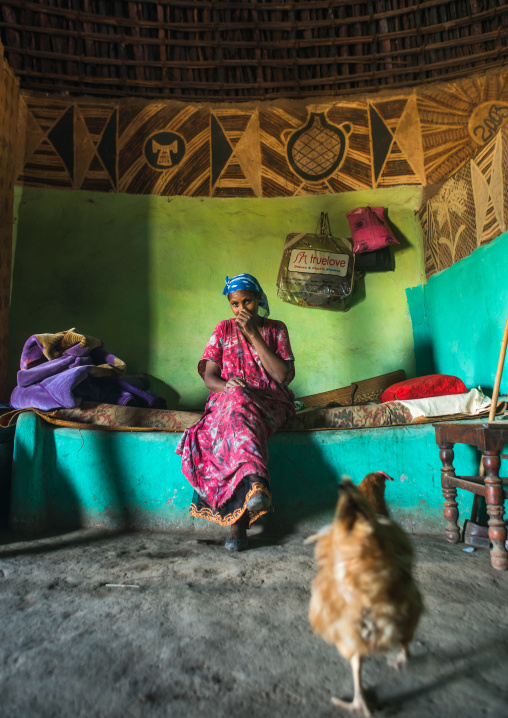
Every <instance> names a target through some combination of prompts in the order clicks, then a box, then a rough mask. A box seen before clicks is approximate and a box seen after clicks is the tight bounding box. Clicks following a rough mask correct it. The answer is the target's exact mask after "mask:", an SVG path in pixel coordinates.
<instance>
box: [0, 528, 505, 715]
mask: <svg viewBox="0 0 508 718" xmlns="http://www.w3.org/2000/svg"><path fill="white" fill-rule="evenodd" d="M0 538H1V541H0V666H1V668H0V717H1V718H32V717H33V718H53V717H55V718H56V717H58V718H81V717H83V718H85V717H86V718H152V717H153V718H159V717H162V716H171V717H177V716H185V717H186V718H191V717H192V716H210V717H213V718H215V717H222V716H224V717H225V718H236V716H254V717H255V718H257V717H258V716H259V717H261V716H263V718H264V717H269V718H273V717H274V716H284V717H290V718H299V717H300V716H301V717H302V718H310V717H311V718H320V717H323V718H324V717H325V716H326V717H328V716H330V717H332V716H334V717H337V718H341V716H343V715H344V713H343V712H342V711H341V709H339V708H336V707H334V706H333V705H332V704H331V701H330V698H331V696H332V695H335V696H339V697H343V698H344V697H346V698H347V697H350V696H351V694H352V680H351V673H350V669H349V665H348V664H347V663H345V661H344V660H343V659H342V658H341V657H340V656H339V654H338V653H337V651H336V649H335V648H334V647H333V646H329V645H327V644H325V643H324V642H323V641H322V640H321V639H320V638H318V637H316V636H314V635H313V634H312V633H311V630H310V628H309V623H308V620H307V606H308V602H309V589H310V584H311V580H312V577H313V574H314V563H313V548H312V546H305V545H304V544H303V539H304V538H305V535H303V534H292V535H289V536H286V537H284V538H279V539H276V538H274V537H272V538H270V537H267V536H266V535H265V534H263V533H258V534H257V535H254V536H253V538H252V539H251V546H252V548H251V549H250V550H248V551H247V552H245V553H242V554H233V555H231V554H229V553H226V552H225V550H224V548H223V546H222V543H223V541H222V535H221V534H218V533H217V532H216V531H212V532H207V529H206V528H205V529H203V530H202V531H195V532H193V533H129V534H104V533H99V532H96V531H95V532H94V531H90V530H88V531H85V530H83V531H79V532H75V533H72V534H65V535H60V536H56V537H46V538H42V539H39V540H36V541H18V540H15V539H14V538H13V537H12V536H9V535H8V534H3V535H2V536H1V537H0ZM413 539H414V543H415V545H416V548H417V556H418V562H417V570H416V576H417V579H418V581H419V584H420V587H421V589H422V592H423V594H424V597H425V602H426V608H427V611H426V614H425V615H424V617H423V619H422V621H421V623H420V626H419V629H418V632H417V636H416V638H415V640H414V641H413V644H412V653H413V657H412V659H411V660H410V662H409V665H408V668H407V669H406V671H405V672H402V673H398V672H396V671H394V670H393V669H391V668H389V667H388V666H387V664H386V662H385V661H384V659H383V658H380V657H374V658H370V659H368V660H367V661H366V663H365V666H364V678H365V684H366V686H367V687H368V691H369V699H370V701H371V702H372V704H373V705H374V707H375V715H379V716H395V715H398V716H401V717H402V716H403V718H420V716H421V717H422V718H423V717H425V718H428V717H429V716H432V718H448V716H450V718H452V717H453V718H457V716H460V718H468V716H471V717H473V716H474V717H475V718H477V716H481V715H491V716H494V717H495V718H504V717H505V716H508V682H507V680H506V671H507V668H506V666H507V665H508V663H507V659H508V602H507V600H506V594H507V587H508V572H505V573H501V572H498V571H495V570H494V569H492V568H491V567H490V561H489V555H488V551H487V550H485V549H476V550H475V551H474V553H472V554H467V553H465V552H463V551H462V549H463V548H464V544H459V545H457V546H451V545H449V544H447V542H446V541H445V539H444V538H443V537H442V536H441V535H414V536H413ZM108 584H120V585H108ZM346 715H347V714H346Z"/></svg>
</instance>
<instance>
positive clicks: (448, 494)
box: [433, 421, 508, 570]
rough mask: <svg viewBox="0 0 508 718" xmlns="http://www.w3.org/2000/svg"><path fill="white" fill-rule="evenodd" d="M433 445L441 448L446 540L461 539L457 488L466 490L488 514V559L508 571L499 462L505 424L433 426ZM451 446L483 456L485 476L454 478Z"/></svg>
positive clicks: (507, 439) (507, 434) (506, 437)
mask: <svg viewBox="0 0 508 718" xmlns="http://www.w3.org/2000/svg"><path fill="white" fill-rule="evenodd" d="M433 426H434V428H435V430H436V443H437V444H438V446H439V448H440V452H439V456H440V458H441V461H442V464H443V466H442V468H441V486H442V487H443V497H444V499H445V501H444V510H443V513H444V516H445V519H446V538H447V539H448V541H451V542H452V543H457V542H458V541H459V538H460V532H459V527H458V525H457V519H458V518H459V508H458V505H457V500H456V498H457V489H465V490H466V491H471V492H472V493H473V494H479V495H480V496H484V497H485V501H486V504H487V513H488V514H489V538H490V541H491V543H492V548H491V551H490V560H491V563H492V566H493V567H494V568H497V569H499V570H506V569H508V553H507V551H506V548H505V541H506V525H505V522H504V520H503V515H504V500H505V498H508V490H507V489H505V488H504V486H503V479H502V478H501V477H500V476H499V467H500V465H501V460H500V458H499V454H500V452H501V450H502V448H503V446H504V445H506V444H508V422H505V421H503V422H501V421H497V422H494V423H487V424H469V423H468V424H447V423H446V424H444V423H443V424H433ZM454 444H469V445H472V446H476V447H477V448H478V449H479V450H480V451H481V452H482V456H483V465H484V467H485V476H456V475H455V469H454V467H453V456H454V454H453V446H454Z"/></svg>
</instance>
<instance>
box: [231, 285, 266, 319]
mask: <svg viewBox="0 0 508 718" xmlns="http://www.w3.org/2000/svg"><path fill="white" fill-rule="evenodd" d="M228 299H229V304H230V306H231V309H232V311H233V314H234V315H235V317H236V315H237V314H238V313H239V312H240V311H241V310H242V309H246V310H247V311H248V312H249V314H252V315H253V316H255V315H256V314H257V313H258V307H259V300H260V299H261V294H259V292H248V291H246V290H244V289H241V290H239V291H238V292H231V293H230V294H228Z"/></svg>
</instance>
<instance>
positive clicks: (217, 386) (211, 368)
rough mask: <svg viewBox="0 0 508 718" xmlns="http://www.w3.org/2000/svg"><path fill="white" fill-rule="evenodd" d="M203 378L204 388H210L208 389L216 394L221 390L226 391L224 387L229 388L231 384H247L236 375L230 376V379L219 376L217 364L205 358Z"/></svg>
mask: <svg viewBox="0 0 508 718" xmlns="http://www.w3.org/2000/svg"><path fill="white" fill-rule="evenodd" d="M203 380H204V382H205V386H206V388H207V389H210V391H214V392H215V393H216V394H219V393H220V392H221V391H226V389H229V388H230V387H231V386H247V384H246V383H245V381H244V380H243V379H240V377H238V376H232V377H231V379H228V380H227V381H224V379H222V378H221V375H220V368H219V367H218V365H217V364H216V363H215V362H213V361H209V360H207V362H206V365H205V375H204V377H203Z"/></svg>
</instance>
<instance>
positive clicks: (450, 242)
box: [419, 124, 508, 277]
mask: <svg viewBox="0 0 508 718" xmlns="http://www.w3.org/2000/svg"><path fill="white" fill-rule="evenodd" d="M419 218H420V222H421V225H422V228H423V236H424V247H425V271H426V274H427V277H430V276H431V275H432V274H434V273H435V272H440V271H441V270H443V269H446V267H449V266H451V265H452V264H454V263H455V262H457V261H458V260H459V259H462V258H463V257H466V256H467V255H468V254H471V252H472V251H473V250H474V249H476V247H479V246H481V245H482V244H486V243H487V242H490V241H491V240H492V239H494V238H495V237H497V236H498V235H499V234H501V233H502V232H505V231H506V229H507V227H508V124H504V125H501V127H500V129H499V130H498V132H497V134H495V135H493V137H492V139H491V140H490V141H489V142H487V144H486V145H485V146H484V147H483V148H482V149H480V150H479V151H478V152H477V153H476V154H475V155H474V157H473V158H472V159H471V160H469V162H467V163H466V164H465V165H463V166H462V167H461V168H460V169H459V170H458V171H457V172H456V173H455V174H454V175H452V177H450V179H448V180H447V181H446V182H445V183H444V185H443V186H442V187H441V189H440V191H439V192H438V193H437V194H436V195H435V196H434V197H432V199H430V200H429V201H428V202H427V203H426V204H425V205H424V206H423V207H422V208H421V210H420V212H419Z"/></svg>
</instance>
